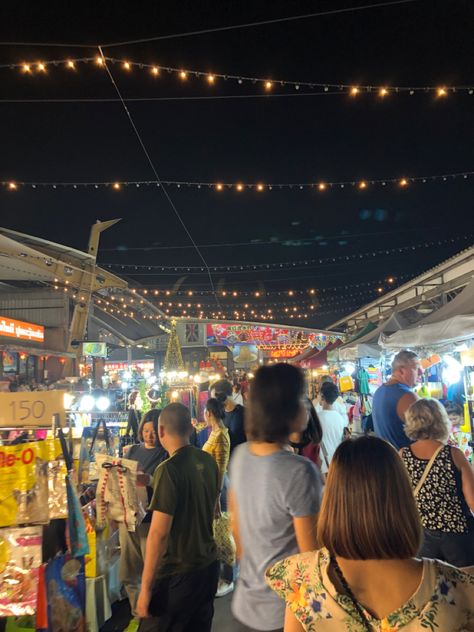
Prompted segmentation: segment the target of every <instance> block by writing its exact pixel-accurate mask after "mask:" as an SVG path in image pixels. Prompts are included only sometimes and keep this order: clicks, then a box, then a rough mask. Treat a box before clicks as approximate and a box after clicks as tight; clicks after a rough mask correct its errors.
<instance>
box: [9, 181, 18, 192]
mask: <svg viewBox="0 0 474 632" xmlns="http://www.w3.org/2000/svg"><path fill="white" fill-rule="evenodd" d="M8 188H9V189H10V190H13V191H14V190H15V189H17V188H18V187H17V186H16V183H15V182H9V183H8Z"/></svg>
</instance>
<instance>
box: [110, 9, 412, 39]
mask: <svg viewBox="0 0 474 632" xmlns="http://www.w3.org/2000/svg"><path fill="white" fill-rule="evenodd" d="M412 2H418V0H392V1H390V2H378V3H377V4H366V5H363V6H359V7H346V8H342V9H329V10H328V11H318V12H317V13H307V14H305V15H294V16H290V17H286V18H275V19H273V20H261V21H259V22H247V23H246V24H234V25H232V26H220V27H215V28H209V29H202V30H200V31H188V32H185V33H174V34H171V35H158V36H156V37H146V38H142V39H136V40H128V41H125V42H112V43H110V44H101V47H102V48H112V47H115V46H127V45H129V44H145V43H147V42H156V41H163V40H168V39H174V38H178V37H190V36H194V35H207V34H209V33H218V32H224V31H234V30H237V29H246V28H253V27H257V26H267V25H270V24H279V23H282V22H295V21H296V20H306V19H308V18H316V17H324V16H327V15H337V14H340V13H355V12H356V11H365V10H367V9H379V8H383V7H389V6H393V5H400V4H411V3H412Z"/></svg>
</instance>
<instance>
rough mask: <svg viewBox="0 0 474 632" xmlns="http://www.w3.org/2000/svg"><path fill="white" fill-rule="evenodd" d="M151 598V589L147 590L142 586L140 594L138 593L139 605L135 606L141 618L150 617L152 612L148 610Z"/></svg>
mask: <svg viewBox="0 0 474 632" xmlns="http://www.w3.org/2000/svg"><path fill="white" fill-rule="evenodd" d="M150 600H151V590H146V589H144V588H142V589H141V590H140V594H139V595H138V599H137V605H136V606H135V610H136V612H137V616H138V617H139V618H140V619H149V618H150V613H149V612H148V608H149V606H150Z"/></svg>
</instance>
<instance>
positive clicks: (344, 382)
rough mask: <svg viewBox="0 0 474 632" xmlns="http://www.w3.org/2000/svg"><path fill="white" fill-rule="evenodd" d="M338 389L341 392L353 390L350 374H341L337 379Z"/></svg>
mask: <svg viewBox="0 0 474 632" xmlns="http://www.w3.org/2000/svg"><path fill="white" fill-rule="evenodd" d="M339 390H340V391H341V393H347V391H353V390H354V380H353V379H352V377H351V376H350V375H343V376H342V377H341V378H340V379H339Z"/></svg>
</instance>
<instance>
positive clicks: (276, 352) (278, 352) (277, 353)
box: [266, 348, 300, 358]
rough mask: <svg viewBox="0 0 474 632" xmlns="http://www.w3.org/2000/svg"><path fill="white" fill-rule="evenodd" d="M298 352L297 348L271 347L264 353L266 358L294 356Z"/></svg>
mask: <svg viewBox="0 0 474 632" xmlns="http://www.w3.org/2000/svg"><path fill="white" fill-rule="evenodd" d="M299 353H300V350H299V349H294V348H290V349H273V350H272V351H269V352H268V353H267V354H266V355H267V358H294V357H295V356H297V355H298V354H299Z"/></svg>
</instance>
